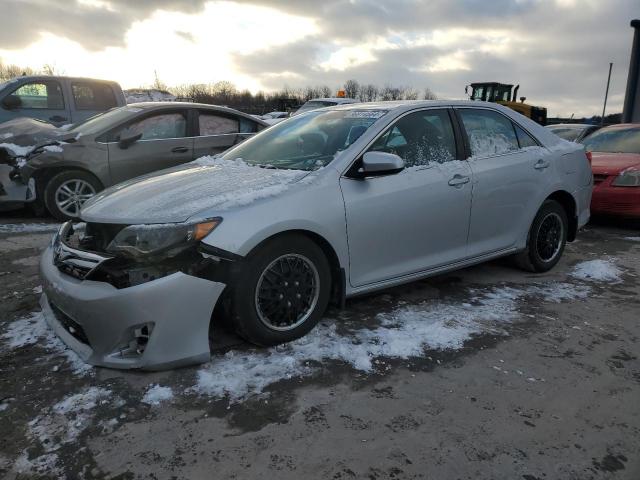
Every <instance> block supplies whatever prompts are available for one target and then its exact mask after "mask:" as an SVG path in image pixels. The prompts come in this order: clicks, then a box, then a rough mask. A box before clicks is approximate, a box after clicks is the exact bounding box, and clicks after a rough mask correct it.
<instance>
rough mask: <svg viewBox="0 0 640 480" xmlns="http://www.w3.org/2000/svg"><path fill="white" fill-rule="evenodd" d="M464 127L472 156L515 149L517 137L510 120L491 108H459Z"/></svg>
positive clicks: (490, 154) (496, 153)
mask: <svg viewBox="0 0 640 480" xmlns="http://www.w3.org/2000/svg"><path fill="white" fill-rule="evenodd" d="M458 112H459V113H460V115H461V117H462V123H463V124H464V129H465V130H466V131H467V136H468V137H469V146H470V147H471V155H472V156H473V157H490V156H492V155H500V154H503V153H508V152H511V151H513V150H517V149H518V148H519V146H518V139H517V138H516V132H515V131H514V129H513V124H512V123H511V120H509V119H508V118H506V117H504V116H503V115H500V114H499V113H497V112H493V111H491V110H480V109H471V108H461V109H459V110H458Z"/></svg>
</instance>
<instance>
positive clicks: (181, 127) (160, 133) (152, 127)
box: [115, 113, 187, 141]
mask: <svg viewBox="0 0 640 480" xmlns="http://www.w3.org/2000/svg"><path fill="white" fill-rule="evenodd" d="M139 133H141V134H142V137H141V138H140V140H161V139H167V138H182V137H185V136H186V135H187V119H186V118H185V116H184V115H183V114H182V113H161V114H159V115H154V116H151V117H146V118H143V119H142V120H139V121H137V122H134V123H132V124H130V125H129V126H128V127H126V128H124V129H123V130H121V131H120V132H119V133H117V134H116V136H115V140H116V141H117V140H119V139H120V137H121V136H122V135H126V136H133V135H138V134H139Z"/></svg>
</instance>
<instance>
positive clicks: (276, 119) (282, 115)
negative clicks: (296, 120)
mask: <svg viewBox="0 0 640 480" xmlns="http://www.w3.org/2000/svg"><path fill="white" fill-rule="evenodd" d="M289 116H290V115H289V112H269V113H265V114H264V115H262V116H260V117H259V118H260V119H261V120H263V121H265V122H266V123H268V124H269V125H275V124H276V123H280V122H281V121H283V120H285V119H287V118H289Z"/></svg>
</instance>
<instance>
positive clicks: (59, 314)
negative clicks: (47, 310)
mask: <svg viewBox="0 0 640 480" xmlns="http://www.w3.org/2000/svg"><path fill="white" fill-rule="evenodd" d="M49 306H50V307H51V310H52V311H53V314H54V315H55V316H56V319H57V320H58V321H59V322H60V324H61V325H62V326H63V327H64V329H65V330H66V331H67V332H69V333H70V334H71V335H72V336H73V338H75V339H76V340H78V341H79V342H81V343H84V344H85V345H88V346H91V345H90V344H89V339H88V338H87V334H86V333H85V332H84V329H83V328H82V327H81V326H80V324H78V322H76V321H75V320H73V319H72V318H71V317H70V316H69V315H67V314H66V313H64V312H63V311H62V310H60V309H59V308H58V307H56V306H55V305H54V304H53V303H52V302H51V301H50V302H49Z"/></svg>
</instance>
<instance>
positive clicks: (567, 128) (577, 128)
mask: <svg viewBox="0 0 640 480" xmlns="http://www.w3.org/2000/svg"><path fill="white" fill-rule="evenodd" d="M547 128H548V129H549V130H551V131H552V132H553V133H555V134H556V135H558V136H559V137H560V138H564V139H565V140H568V141H569V142H582V140H584V139H585V138H586V137H588V136H589V135H591V134H592V133H593V132H595V131H596V130H598V129H599V128H600V125H590V124H588V123H558V124H556V125H547Z"/></svg>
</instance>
